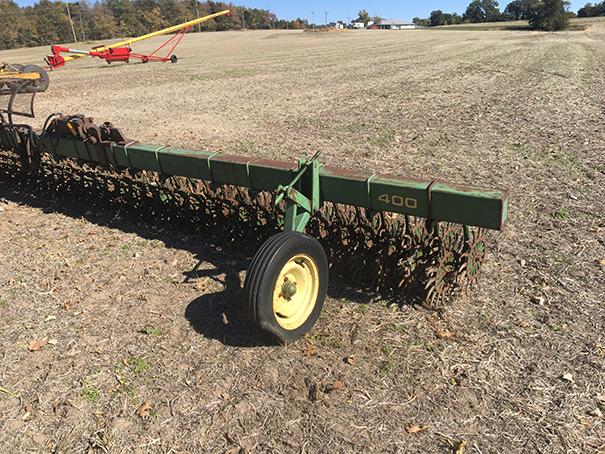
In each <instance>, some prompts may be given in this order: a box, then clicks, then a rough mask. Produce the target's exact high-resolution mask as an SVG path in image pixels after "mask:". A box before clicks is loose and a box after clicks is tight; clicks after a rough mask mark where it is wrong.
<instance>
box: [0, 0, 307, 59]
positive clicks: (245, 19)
mask: <svg viewBox="0 0 605 454" xmlns="http://www.w3.org/2000/svg"><path fill="white" fill-rule="evenodd" d="M68 7H69V12H68ZM225 9H231V15H230V16H223V17H219V18H216V19H213V20H210V21H208V22H204V23H202V24H200V26H199V27H197V26H196V27H195V28H194V30H195V31H222V30H242V29H244V28H246V29H270V28H275V29H301V28H307V27H308V23H307V21H306V20H303V19H296V20H292V21H287V20H282V19H278V18H277V17H276V15H275V14H273V13H271V12H270V11H268V10H264V9H258V8H246V7H241V6H233V5H232V4H230V3H224V2H214V1H206V2H199V1H197V0H187V1H186V0H99V1H96V2H95V3H89V2H88V1H87V0H80V1H79V2H77V3H69V5H68V4H67V3H64V2H62V1H56V2H54V1H50V0H40V1H39V2H38V3H35V4H34V5H33V6H28V7H19V6H18V5H17V4H16V3H15V2H14V1H13V0H0V50H2V49H12V48H15V47H31V46H42V45H49V44H56V43H64V42H73V41H74V34H75V38H76V39H75V40H77V41H87V40H103V39H112V38H118V37H126V36H139V35H143V34H145V33H149V32H151V31H155V30H160V29H162V28H165V27H169V26H172V25H176V24H180V23H183V22H186V21H189V20H193V19H196V18H197V17H201V16H205V15H208V14H213V13H216V12H219V11H223V10H225ZM70 16H71V22H70ZM72 24H73V28H72Z"/></svg>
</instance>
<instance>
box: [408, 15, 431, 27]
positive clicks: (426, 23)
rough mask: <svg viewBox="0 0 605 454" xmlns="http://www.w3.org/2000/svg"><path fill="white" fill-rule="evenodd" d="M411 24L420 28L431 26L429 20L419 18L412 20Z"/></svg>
mask: <svg viewBox="0 0 605 454" xmlns="http://www.w3.org/2000/svg"><path fill="white" fill-rule="evenodd" d="M412 22H413V23H415V24H416V25H420V26H421V27H430V26H431V21H430V20H429V19H421V18H420V17H415V18H414V19H413V20H412Z"/></svg>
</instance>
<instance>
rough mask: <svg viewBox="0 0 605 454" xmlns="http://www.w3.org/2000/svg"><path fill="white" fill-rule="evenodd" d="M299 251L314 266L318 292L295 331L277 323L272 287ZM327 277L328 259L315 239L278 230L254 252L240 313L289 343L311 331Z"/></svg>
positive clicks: (326, 284) (318, 312)
mask: <svg viewBox="0 0 605 454" xmlns="http://www.w3.org/2000/svg"><path fill="white" fill-rule="evenodd" d="M298 254H306V255H308V256H309V257H311V258H312V259H313V261H314V262H315V264H316V265H317V270H318V275H319V291H318V294H317V299H316V300H315V304H314V306H313V310H312V311H311V314H310V315H309V317H308V318H307V319H306V320H305V322H304V323H303V324H302V325H301V326H300V327H298V328H296V329H294V330H287V329H285V328H284V327H282V326H281V325H280V324H279V322H278V321H277V319H276V317H275V314H274V312H273V290H274V286H275V282H276V280H277V278H278V277H279V273H280V272H281V270H282V268H283V267H284V266H285V265H286V263H287V262H288V261H289V260H290V259H291V258H292V257H294V256H296V255H298ZM328 279H329V267H328V259H327V257H326V253H325V251H324V249H323V248H322V246H321V244H319V242H318V241H317V240H316V239H315V238H312V237H310V236H308V235H304V234H302V233H297V232H283V233H279V234H277V235H274V236H273V237H271V238H269V240H267V241H266V242H265V243H264V244H263V245H262V246H261V248H260V249H259V250H258V251H257V253H256V254H255V255H254V258H253V260H252V264H251V265H250V269H249V270H248V273H247V275H246V282H245V283H244V301H243V306H244V307H243V309H244V311H243V312H244V314H245V316H246V317H247V318H248V319H249V320H250V321H251V322H252V323H254V324H255V325H256V326H257V327H258V328H260V329H261V330H262V331H264V332H266V333H268V334H270V335H271V336H273V337H274V338H275V339H276V340H277V341H278V342H279V343H281V344H289V343H291V342H294V341H295V340H297V339H299V338H300V337H302V336H303V335H304V334H305V333H307V332H308V331H310V330H311V328H313V325H315V323H316V322H317V320H318V319H319V316H320V314H321V310H322V308H323V304H324V300H325V298H326V293H327V290H328Z"/></svg>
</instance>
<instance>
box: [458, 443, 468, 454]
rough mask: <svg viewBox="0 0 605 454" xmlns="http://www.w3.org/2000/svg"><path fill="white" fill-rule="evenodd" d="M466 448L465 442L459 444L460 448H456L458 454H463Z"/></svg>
mask: <svg viewBox="0 0 605 454" xmlns="http://www.w3.org/2000/svg"><path fill="white" fill-rule="evenodd" d="M464 448H466V443H465V442H463V441H461V442H459V443H458V446H456V454H463V453H464Z"/></svg>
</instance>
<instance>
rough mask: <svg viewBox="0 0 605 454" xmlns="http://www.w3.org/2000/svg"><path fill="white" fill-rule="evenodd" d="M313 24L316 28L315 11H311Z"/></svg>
mask: <svg viewBox="0 0 605 454" xmlns="http://www.w3.org/2000/svg"><path fill="white" fill-rule="evenodd" d="M311 26H312V27H313V29H314V30H315V11H311Z"/></svg>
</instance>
